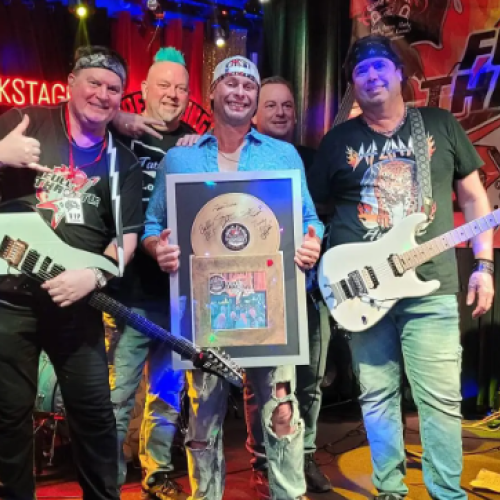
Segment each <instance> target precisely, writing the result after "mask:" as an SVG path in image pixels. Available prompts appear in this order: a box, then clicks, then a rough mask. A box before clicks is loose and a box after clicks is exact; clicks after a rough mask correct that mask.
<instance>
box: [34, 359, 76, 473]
mask: <svg viewBox="0 0 500 500" xmlns="http://www.w3.org/2000/svg"><path fill="white" fill-rule="evenodd" d="M33 435H34V441H35V458H34V469H35V474H36V476H37V478H42V477H46V476H51V477H52V476H53V475H54V474H58V473H59V472H60V471H59V467H58V463H62V461H57V460H56V458H57V457H55V452H56V448H57V449H59V448H62V447H63V446H64V445H67V444H68V443H69V433H68V427H67V422H66V416H65V411H64V404H63V400H62V395H61V390H60V388H59V383H58V381H57V377H56V374H55V371H54V366H53V365H52V363H51V362H50V360H49V357H48V355H47V354H46V353H45V352H44V351H42V353H41V355H40V361H39V364H38V390H37V395H36V399H35V407H34V411H33Z"/></svg>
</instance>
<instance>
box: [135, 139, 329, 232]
mask: <svg viewBox="0 0 500 500" xmlns="http://www.w3.org/2000/svg"><path fill="white" fill-rule="evenodd" d="M289 169H298V170H300V179H301V191H302V218H303V230H304V234H305V233H307V227H308V226H309V225H311V226H313V227H314V229H315V230H316V235H317V236H318V237H319V238H320V239H323V232H324V226H323V224H322V222H321V221H320V220H319V219H318V215H317V214H316V209H315V208H314V204H313V202H312V199H311V195H310V194H309V189H308V188H307V183H306V178H305V173H304V165H303V164H302V160H301V159H300V156H299V154H298V153H297V150H296V149H295V148H294V147H293V146H292V145H291V144H288V143H287V142H284V141H280V140H277V139H273V138H271V137H268V136H267V135H263V134H260V133H259V132H257V131H256V130H254V129H252V130H250V132H248V134H247V135H246V142H245V145H244V146H243V149H242V151H241V155H240V160H239V163H238V171H239V172H249V171H256V170H263V171H266V172H269V171H272V170H289ZM218 171H219V165H218V144H217V138H216V137H215V136H214V135H211V134H206V135H203V136H202V137H201V138H200V139H199V140H198V142H197V143H196V144H195V145H194V146H191V147H176V148H172V149H170V150H169V151H168V152H167V154H166V155H165V157H164V159H163V160H162V162H161V163H160V166H159V168H158V172H157V174H156V180H155V187H154V189H153V193H152V195H151V198H150V200H149V205H148V209H147V211H146V222H145V229H144V234H143V236H142V239H143V240H144V239H146V238H148V237H149V236H159V235H160V233H161V232H162V231H163V229H165V228H166V227H167V207H166V194H165V186H166V183H165V174H195V173H200V172H218Z"/></svg>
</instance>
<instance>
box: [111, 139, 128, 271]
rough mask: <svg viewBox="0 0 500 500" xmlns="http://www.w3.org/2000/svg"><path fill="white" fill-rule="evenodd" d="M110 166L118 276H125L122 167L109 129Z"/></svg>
mask: <svg viewBox="0 0 500 500" xmlns="http://www.w3.org/2000/svg"><path fill="white" fill-rule="evenodd" d="M107 154H108V167H109V192H110V193H111V209H112V211H113V220H114V222H115V230H116V249H117V254H118V273H119V274H118V276H123V271H124V269H125V254H124V250H123V223H122V210H121V195H120V168H119V165H118V161H117V159H116V154H117V151H116V146H115V142H114V139H113V135H112V134H111V132H109V131H108V151H107Z"/></svg>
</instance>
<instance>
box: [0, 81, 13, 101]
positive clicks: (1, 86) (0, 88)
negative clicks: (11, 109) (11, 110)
mask: <svg viewBox="0 0 500 500" xmlns="http://www.w3.org/2000/svg"><path fill="white" fill-rule="evenodd" d="M9 83H10V78H7V79H6V80H4V81H3V82H2V79H0V102H4V101H3V97H2V96H5V102H7V103H8V104H11V100H10V98H9V96H8V94H7V92H5V90H6V89H5V88H6V87H7V86H8V85H9Z"/></svg>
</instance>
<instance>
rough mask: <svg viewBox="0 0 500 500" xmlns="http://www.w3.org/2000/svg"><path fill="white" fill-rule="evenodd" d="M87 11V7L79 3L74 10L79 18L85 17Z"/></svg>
mask: <svg viewBox="0 0 500 500" xmlns="http://www.w3.org/2000/svg"><path fill="white" fill-rule="evenodd" d="M88 13H89V11H88V9H87V7H86V6H85V5H79V6H78V7H77V8H76V10H75V14H76V15H77V16H78V17H79V18H80V19H85V18H86V17H87V14H88Z"/></svg>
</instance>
